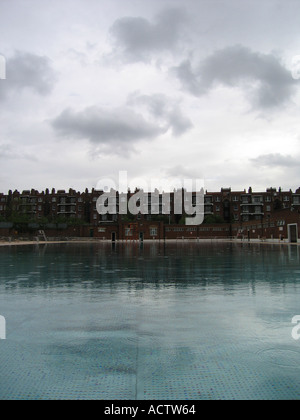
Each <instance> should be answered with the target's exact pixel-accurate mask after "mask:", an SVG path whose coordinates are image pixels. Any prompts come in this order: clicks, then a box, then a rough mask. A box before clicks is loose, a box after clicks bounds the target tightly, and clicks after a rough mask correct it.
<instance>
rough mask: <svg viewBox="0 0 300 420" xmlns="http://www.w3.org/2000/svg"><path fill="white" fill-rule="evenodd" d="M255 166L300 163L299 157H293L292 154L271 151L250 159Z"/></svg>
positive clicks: (283, 165)
mask: <svg viewBox="0 0 300 420" xmlns="http://www.w3.org/2000/svg"><path fill="white" fill-rule="evenodd" d="M250 161H251V162H252V163H253V164H254V165H255V166H260V167H261V166H266V167H287V168H290V167H292V166H298V165H299V159H296V158H293V157H292V156H290V155H285V156H284V155H281V154H280V153H270V154H266V155H260V156H258V157H257V158H253V159H250Z"/></svg>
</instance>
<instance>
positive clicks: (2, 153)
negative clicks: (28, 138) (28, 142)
mask: <svg viewBox="0 0 300 420" xmlns="http://www.w3.org/2000/svg"><path fill="white" fill-rule="evenodd" d="M0 159H1V160H19V159H25V160H31V161H37V159H36V157H35V156H33V155H31V154H29V153H25V152H22V151H21V150H20V148H19V147H18V148H17V149H16V148H14V147H13V146H12V145H11V144H8V143H4V144H0Z"/></svg>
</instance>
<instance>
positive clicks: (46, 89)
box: [0, 52, 56, 98]
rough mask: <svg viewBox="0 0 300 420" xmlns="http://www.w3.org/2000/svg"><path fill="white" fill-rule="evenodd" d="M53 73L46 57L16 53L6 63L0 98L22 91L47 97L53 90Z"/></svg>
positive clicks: (0, 86)
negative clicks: (29, 91) (26, 90)
mask: <svg viewBox="0 0 300 420" xmlns="http://www.w3.org/2000/svg"><path fill="white" fill-rule="evenodd" d="M55 80H56V79H55V73H54V71H53V69H52V67H51V63H50V60H49V59H48V58H47V57H41V56H38V55H35V54H30V53H25V52H16V53H15V55H14V56H13V57H11V58H8V59H7V61H6V80H1V84H0V97H2V98H3V97H5V96H6V95H8V94H10V93H12V92H16V93H19V92H20V91H22V90H23V89H26V88H27V89H31V90H32V91H34V92H36V93H38V94H39V95H42V96H44V95H47V94H49V93H50V92H51V90H52V89H53V86H54V83H55Z"/></svg>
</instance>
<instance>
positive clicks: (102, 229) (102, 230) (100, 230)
mask: <svg viewBox="0 0 300 420" xmlns="http://www.w3.org/2000/svg"><path fill="white" fill-rule="evenodd" d="M98 232H99V233H101V232H102V233H104V232H106V228H99V229H98Z"/></svg>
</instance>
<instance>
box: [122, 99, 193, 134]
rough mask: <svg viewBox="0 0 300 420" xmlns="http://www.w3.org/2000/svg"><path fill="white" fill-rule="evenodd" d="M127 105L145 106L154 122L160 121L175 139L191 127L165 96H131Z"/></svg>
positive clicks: (171, 101)
mask: <svg viewBox="0 0 300 420" xmlns="http://www.w3.org/2000/svg"><path fill="white" fill-rule="evenodd" d="M128 104H129V105H132V104H133V105H138V106H141V105H143V106H145V107H146V109H147V110H148V111H149V113H150V114H151V115H152V116H153V117H154V118H155V119H156V120H158V121H159V120H160V121H161V122H162V123H163V125H165V126H168V127H169V129H171V130H172V134H173V135H174V136H175V137H178V136H181V135H182V134H184V133H185V132H186V131H188V130H190V129H191V128H192V127H193V124H192V122H191V121H190V119H189V118H188V117H186V116H185V115H184V114H183V113H182V111H181V108H180V106H179V105H178V103H177V102H175V101H174V100H173V99H170V98H168V97H167V96H166V95H163V94H154V95H139V94H133V95H131V96H130V97H129V100H128Z"/></svg>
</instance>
